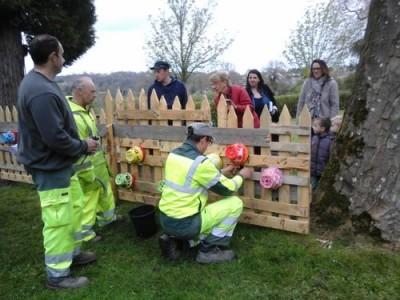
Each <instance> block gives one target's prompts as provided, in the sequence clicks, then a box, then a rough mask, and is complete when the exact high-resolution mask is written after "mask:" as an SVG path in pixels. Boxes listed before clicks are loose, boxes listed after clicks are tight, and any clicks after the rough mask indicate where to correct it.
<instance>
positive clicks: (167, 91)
mask: <svg viewBox="0 0 400 300" xmlns="http://www.w3.org/2000/svg"><path fill="white" fill-rule="evenodd" d="M171 79H172V80H171V82H170V83H169V84H167V85H163V84H162V83H160V82H158V81H157V80H154V83H153V84H152V85H151V86H150V87H149V88H148V90H147V105H148V108H150V99H151V93H152V92H153V90H155V91H156V94H157V97H158V100H160V99H161V96H164V98H165V101H167V106H168V109H171V108H172V104H174V100H175V97H176V96H178V98H179V102H180V103H181V107H182V109H185V108H186V103H187V101H188V95H187V91H186V87H185V84H184V83H183V82H182V81H180V80H178V79H176V78H174V77H171Z"/></svg>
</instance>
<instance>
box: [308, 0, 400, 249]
mask: <svg viewBox="0 0 400 300" xmlns="http://www.w3.org/2000/svg"><path fill="white" fill-rule="evenodd" d="M399 16H400V5H399V1H398V0H385V1H382V0H372V1H371V6H370V11H369V17H368V26H367V29H366V34H365V39H364V46H363V49H362V51H361V53H360V59H361V60H360V64H359V65H358V68H357V72H356V78H355V84H354V86H353V89H352V95H351V100H350V103H349V105H348V107H347V109H346V112H345V115H344V119H343V124H342V127H341V129H340V131H339V133H338V135H337V137H336V142H335V147H334V149H333V152H332V157H331V161H330V163H329V165H328V167H327V169H326V171H325V173H324V174H323V177H322V179H321V182H320V184H319V188H318V189H317V194H316V197H315V198H316V199H315V200H313V205H314V207H315V210H316V213H315V215H316V217H317V220H318V221H319V222H322V223H325V224H329V225H331V226H341V225H349V226H348V227H347V228H350V229H351V230H352V231H354V229H356V230H362V231H367V232H370V233H376V234H377V235H378V236H379V237H381V238H383V239H384V240H387V241H390V242H392V243H393V245H394V246H395V247H396V248H398V249H400V226H399V224H400V205H399V204H400V159H399V153H400V134H399V131H400V105H399V101H400V72H399V70H400V26H399ZM345 228H346V227H345Z"/></svg>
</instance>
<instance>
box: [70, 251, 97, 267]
mask: <svg viewBox="0 0 400 300" xmlns="http://www.w3.org/2000/svg"><path fill="white" fill-rule="evenodd" d="M94 261H96V255H95V254H94V253H93V252H90V251H87V252H81V253H79V254H78V255H77V256H75V257H74V258H73V259H72V266H83V265H87V264H90V263H92V262H94Z"/></svg>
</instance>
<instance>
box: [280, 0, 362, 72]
mask: <svg viewBox="0 0 400 300" xmlns="http://www.w3.org/2000/svg"><path fill="white" fill-rule="evenodd" d="M368 4H369V0H363V1H355V0H330V1H329V2H327V3H318V4H317V5H315V6H310V7H308V8H307V10H306V12H305V14H304V17H303V18H302V20H301V21H300V22H298V24H297V28H296V29H295V30H294V31H293V32H292V33H291V35H290V37H289V40H288V42H287V43H286V50H285V51H284V52H283V55H284V57H285V58H286V59H287V64H288V65H289V66H290V67H294V68H297V69H299V70H300V71H301V72H302V73H303V75H304V76H307V75H308V74H306V72H308V69H309V66H310V63H311V62H312V61H313V60H314V59H317V58H320V59H323V60H325V61H326V62H327V63H328V65H329V66H330V67H331V66H332V67H335V66H343V65H348V64H350V63H351V61H352V59H353V60H354V59H356V60H358V55H357V53H355V52H354V47H355V45H357V42H358V41H359V40H361V39H362V37H363V35H364V32H365V26H366V18H365V17H363V14H364V16H365V14H366V13H367V11H368Z"/></svg>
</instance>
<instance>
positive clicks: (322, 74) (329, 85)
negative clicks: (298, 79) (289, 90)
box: [296, 59, 339, 120]
mask: <svg viewBox="0 0 400 300" xmlns="http://www.w3.org/2000/svg"><path fill="white" fill-rule="evenodd" d="M304 105H307V108H308V110H309V112H310V115H311V119H312V120H314V119H315V118H316V117H328V118H333V117H334V116H336V115H338V114H339V92H338V86H337V83H336V81H335V80H334V79H333V78H331V77H330V75H329V69H328V66H327V65H326V62H325V61H323V60H321V59H315V60H313V62H312V63H311V67H310V77H309V78H308V79H307V80H306V81H305V82H304V84H303V88H302V90H301V93H300V98H299V102H298V104H297V113H296V117H297V118H298V117H299V114H300V112H301V110H302V109H303V107H304Z"/></svg>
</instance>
